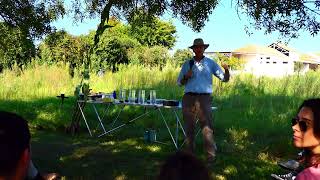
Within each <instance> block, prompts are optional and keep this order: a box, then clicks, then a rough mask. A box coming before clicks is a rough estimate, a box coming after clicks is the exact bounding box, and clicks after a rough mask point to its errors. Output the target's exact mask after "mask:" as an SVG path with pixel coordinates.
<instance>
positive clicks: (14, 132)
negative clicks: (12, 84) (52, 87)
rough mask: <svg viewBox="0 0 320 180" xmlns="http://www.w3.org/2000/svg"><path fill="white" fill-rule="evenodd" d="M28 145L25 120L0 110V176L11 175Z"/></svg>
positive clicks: (28, 139)
mask: <svg viewBox="0 0 320 180" xmlns="http://www.w3.org/2000/svg"><path fill="white" fill-rule="evenodd" d="M29 147H30V132H29V128H28V124H27V121H26V120H25V119H23V118H22V117H20V116H18V115H16V114H14V113H9V112H4V111H0V176H8V175H12V173H14V171H15V170H16V167H17V164H18V162H19V160H20V159H21V156H22V153H23V152H24V151H25V150H26V149H29Z"/></svg>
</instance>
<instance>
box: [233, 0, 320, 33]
mask: <svg viewBox="0 0 320 180" xmlns="http://www.w3.org/2000/svg"><path fill="white" fill-rule="evenodd" d="M236 7H237V8H238V12H239V11H241V12H243V13H245V14H247V15H248V16H249V17H250V18H251V20H253V21H251V22H250V24H251V25H253V27H255V28H256V29H259V30H260V29H264V30H265V32H266V33H271V32H273V31H278V32H279V33H280V35H282V36H284V37H286V38H296V37H298V36H299V32H300V30H302V31H308V32H309V33H310V34H311V35H316V34H318V32H319V30H320V19H319V18H320V0H314V1H306V0H237V6H236Z"/></svg>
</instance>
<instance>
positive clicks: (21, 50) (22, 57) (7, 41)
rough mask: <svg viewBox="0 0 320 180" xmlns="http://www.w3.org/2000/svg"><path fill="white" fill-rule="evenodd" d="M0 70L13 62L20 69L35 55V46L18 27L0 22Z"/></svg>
mask: <svg viewBox="0 0 320 180" xmlns="http://www.w3.org/2000/svg"><path fill="white" fill-rule="evenodd" d="M0 32H1V33H0V72H1V71H2V69H4V68H9V69H11V68H12V66H13V65H14V64H16V65H18V67H19V68H20V69H22V66H23V65H26V64H27V63H29V62H30V61H31V58H32V57H34V56H35V46H34V44H33V42H32V40H30V39H29V38H28V37H27V36H26V34H24V33H22V32H21V31H20V29H19V28H12V27H10V26H7V25H6V24H5V23H3V22H0Z"/></svg>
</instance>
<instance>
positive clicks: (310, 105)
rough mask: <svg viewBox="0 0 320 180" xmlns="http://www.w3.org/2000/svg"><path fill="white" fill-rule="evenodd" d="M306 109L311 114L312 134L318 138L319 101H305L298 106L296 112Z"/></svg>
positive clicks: (319, 134) (319, 133)
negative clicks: (309, 110)
mask: <svg viewBox="0 0 320 180" xmlns="http://www.w3.org/2000/svg"><path fill="white" fill-rule="evenodd" d="M303 107H308V108H310V109H311V111H312V113H313V133H314V135H315V136H316V137H317V138H320V99H319V98H315V99H307V100H305V101H303V103H302V104H301V105H300V107H299V109H298V112H299V111H300V110H301V109H302V108H303Z"/></svg>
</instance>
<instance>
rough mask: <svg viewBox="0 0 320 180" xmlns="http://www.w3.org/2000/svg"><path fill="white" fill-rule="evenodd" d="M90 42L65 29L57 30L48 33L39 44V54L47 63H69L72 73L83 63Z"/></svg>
mask: <svg viewBox="0 0 320 180" xmlns="http://www.w3.org/2000/svg"><path fill="white" fill-rule="evenodd" d="M87 48H88V44H87V42H85V41H84V40H82V39H81V38H79V37H75V36H72V35H70V34H68V33H67V32H65V31H57V32H54V33H52V34H50V35H48V36H47V37H46V38H45V39H44V41H43V43H42V44H40V46H39V56H40V57H41V59H42V61H44V62H46V63H49V64H50V63H58V62H63V63H65V64H66V63H68V64H69V67H70V75H71V76H73V74H74V72H73V71H74V69H75V68H76V67H79V66H81V65H82V64H83V62H84V59H85V58H86V53H87V51H88V49H87Z"/></svg>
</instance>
